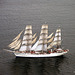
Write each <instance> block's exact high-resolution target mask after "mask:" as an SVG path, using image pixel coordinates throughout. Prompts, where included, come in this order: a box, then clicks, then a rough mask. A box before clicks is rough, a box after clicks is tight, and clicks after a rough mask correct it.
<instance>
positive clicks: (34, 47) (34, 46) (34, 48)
mask: <svg viewBox="0 0 75 75" xmlns="http://www.w3.org/2000/svg"><path fill="white" fill-rule="evenodd" d="M38 43H39V40H38V41H37V42H36V43H35V44H34V45H33V46H32V48H31V50H34V51H36V47H37V46H38Z"/></svg>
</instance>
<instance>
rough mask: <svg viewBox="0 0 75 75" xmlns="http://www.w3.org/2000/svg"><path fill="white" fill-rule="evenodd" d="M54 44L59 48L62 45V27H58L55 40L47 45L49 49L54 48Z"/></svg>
mask: <svg viewBox="0 0 75 75" xmlns="http://www.w3.org/2000/svg"><path fill="white" fill-rule="evenodd" d="M54 45H56V46H57V48H59V47H60V46H61V29H60V28H59V29H57V30H56V33H55V37H54V40H53V42H52V43H51V44H50V45H49V46H48V47H47V49H49V48H52V47H53V46H54Z"/></svg>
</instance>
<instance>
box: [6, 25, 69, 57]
mask: <svg viewBox="0 0 75 75" xmlns="http://www.w3.org/2000/svg"><path fill="white" fill-rule="evenodd" d="M22 35H23V37H22ZM21 38H22V39H21ZM61 43H62V38H61V28H58V29H57V30H56V32H55V34H54V33H51V34H50V35H48V25H47V24H44V25H42V27H41V32H40V35H39V38H38V39H37V36H36V33H35V34H34V35H33V34H32V26H31V25H27V26H26V27H25V29H24V30H22V31H21V32H20V33H19V34H18V35H17V36H16V37H15V38H14V39H13V40H12V43H11V44H9V45H8V47H9V48H10V50H7V51H9V52H13V53H14V54H15V56H16V57H56V56H62V55H64V54H66V53H68V51H69V50H68V49H62V47H61Z"/></svg>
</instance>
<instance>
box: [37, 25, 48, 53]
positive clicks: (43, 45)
mask: <svg viewBox="0 0 75 75" xmlns="http://www.w3.org/2000/svg"><path fill="white" fill-rule="evenodd" d="M47 36H48V25H42V28H41V33H40V37H39V40H38V46H37V47H36V51H42V52H43V51H47Z"/></svg>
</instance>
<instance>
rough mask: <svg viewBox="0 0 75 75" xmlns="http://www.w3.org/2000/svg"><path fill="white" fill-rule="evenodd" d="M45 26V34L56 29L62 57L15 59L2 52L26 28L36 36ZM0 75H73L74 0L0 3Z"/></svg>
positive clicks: (9, 1) (3, 1)
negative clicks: (47, 26) (29, 28)
mask: <svg viewBox="0 0 75 75" xmlns="http://www.w3.org/2000/svg"><path fill="white" fill-rule="evenodd" d="M45 22H47V24H48V25H49V34H51V33H52V32H55V30H56V29H57V28H58V27H59V26H60V27H61V29H62V39H63V40H62V47H63V48H64V49H69V50H70V51H69V53H68V54H66V55H64V56H63V57H55V58H16V57H15V55H14V54H13V53H9V52H7V51H4V50H3V49H6V48H7V45H8V44H10V43H11V42H12V39H13V38H15V37H16V36H17V35H18V34H19V33H20V32H21V30H22V29H24V28H25V26H26V25H30V24H31V25H32V26H33V34H34V33H36V32H37V35H39V34H40V29H41V25H42V24H44V23H45ZM0 75H75V0H0Z"/></svg>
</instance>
